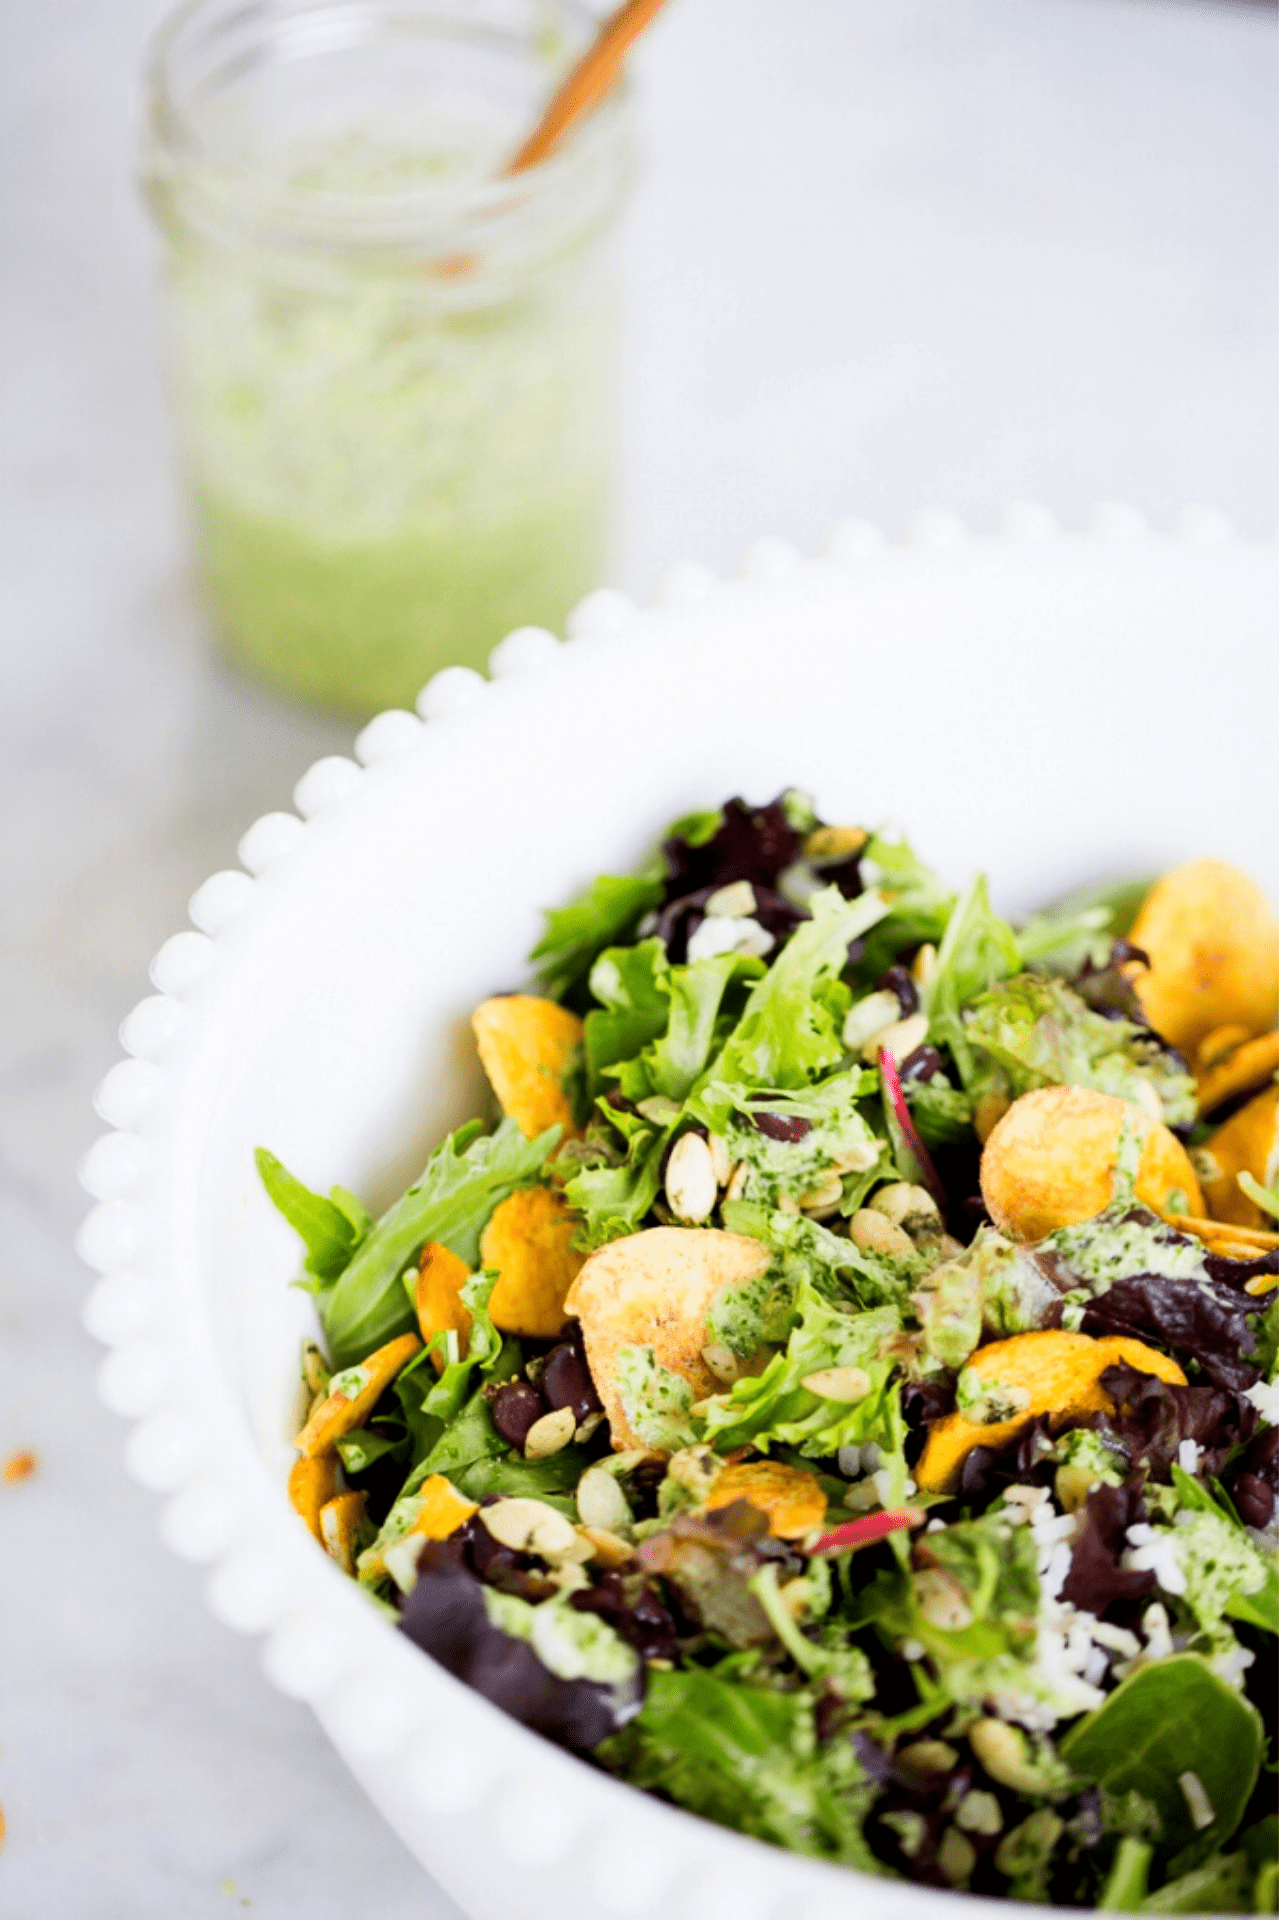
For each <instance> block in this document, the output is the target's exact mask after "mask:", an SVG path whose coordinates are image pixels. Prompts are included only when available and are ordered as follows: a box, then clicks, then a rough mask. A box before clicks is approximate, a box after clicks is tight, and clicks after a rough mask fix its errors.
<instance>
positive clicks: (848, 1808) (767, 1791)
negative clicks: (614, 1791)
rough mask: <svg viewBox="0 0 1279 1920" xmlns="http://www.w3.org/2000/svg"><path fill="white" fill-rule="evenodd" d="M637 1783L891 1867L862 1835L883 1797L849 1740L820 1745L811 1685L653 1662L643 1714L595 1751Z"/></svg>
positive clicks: (729, 1822)
mask: <svg viewBox="0 0 1279 1920" xmlns="http://www.w3.org/2000/svg"><path fill="white" fill-rule="evenodd" d="M595 1757H596V1759H597V1760H599V1761H601V1762H602V1763H603V1765H604V1766H606V1767H608V1768H609V1769H610V1771H612V1772H615V1773H618V1774H620V1775H621V1776H622V1777H623V1778H624V1779H626V1780H629V1781H630V1782H631V1783H632V1784H633V1785H635V1786H639V1787H649V1788H653V1789H655V1790H658V1791H660V1792H661V1794H662V1796H663V1798H666V1799H670V1800H673V1801H674V1802H675V1804H676V1805H677V1806H681V1807H686V1808H687V1809H688V1810H689V1812H691V1813H698V1814H701V1815H702V1816H703V1817H704V1818H705V1819H708V1820H715V1821H718V1822H719V1824H720V1825H721V1826H726V1827H733V1828H735V1829H736V1830H737V1831H738V1832H739V1833H747V1834H752V1835H753V1836H754V1837H755V1838H756V1839H759V1840H770V1841H772V1842H773V1843H774V1844H775V1845H777V1846H782V1847H789V1848H791V1849H792V1851H794V1852H797V1853H807V1854H816V1855H818V1856H819V1857H821V1858H825V1859H830V1860H838V1861H842V1862H843V1863H844V1864H845V1865H846V1866H853V1867H860V1868H861V1869H862V1871H863V1872H866V1873H883V1872H884V1868H883V1867H882V1866H881V1865H880V1864H879V1862H878V1861H877V1860H876V1859H875V1857H874V1855H873V1854H872V1853H871V1851H870V1848H869V1847H868V1846H867V1845H866V1842H865V1840H864V1839H863V1838H862V1821H863V1819H864V1817H865V1814H866V1811H867V1809H868V1808H869V1806H870V1803H871V1801H872V1800H873V1798H874V1795H875V1788H874V1786H873V1785H872V1783H871V1782H869V1781H868V1780H866V1779H865V1777H864V1776H863V1774H862V1772H861V1769H860V1768H859V1766H858V1764H857V1760H856V1757H855V1754H854V1750H853V1746H852V1743H851V1741H849V1740H831V1741H829V1742H828V1743H827V1744H826V1745H821V1744H820V1743H819V1742H818V1741H817V1738H816V1735H815V1731H814V1726H813V1701H812V1696H811V1694H809V1693H808V1692H799V1693H782V1692H778V1691H774V1690H773V1689H771V1688H768V1687H765V1686H753V1685H750V1684H747V1683H743V1682H741V1681H733V1680H730V1679H726V1678H721V1677H720V1676H719V1675H718V1674H716V1673H714V1672H708V1671H706V1670H705V1669H702V1668H697V1667H693V1668H690V1669H688V1670H686V1671H684V1672H675V1673H666V1672H663V1671H661V1670H660V1669H654V1668H650V1669H649V1674H648V1695H647V1698H646V1700H645V1702H644V1707H643V1710H642V1711H641V1713H640V1715H639V1717H638V1719H636V1720H634V1721H632V1723H631V1725H630V1726H629V1727H626V1728H624V1729H623V1731H622V1732H621V1733H620V1734H615V1735H613V1736H612V1738H611V1739H609V1740H607V1741H605V1742H604V1744H603V1745H602V1746H600V1747H597V1748H596V1750H595Z"/></svg>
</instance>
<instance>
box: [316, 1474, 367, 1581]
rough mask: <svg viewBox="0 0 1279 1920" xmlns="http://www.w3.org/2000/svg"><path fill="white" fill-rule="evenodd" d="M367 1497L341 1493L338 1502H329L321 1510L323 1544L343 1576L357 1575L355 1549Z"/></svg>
mask: <svg viewBox="0 0 1279 1920" xmlns="http://www.w3.org/2000/svg"><path fill="white" fill-rule="evenodd" d="M366 1497H367V1496H366V1495H365V1494H362V1493H339V1494H338V1496H337V1498H336V1499H335V1500H329V1501H326V1503H325V1504H324V1506H322V1507H321V1508H320V1542H321V1544H322V1546H323V1548H324V1551H325V1552H326V1553H327V1554H328V1556H329V1558H330V1560H336V1561H337V1563H338V1565H339V1566H340V1567H341V1569H342V1571H343V1573H350V1574H354V1572H355V1550H356V1546H357V1545H358V1542H359V1534H360V1525H361V1522H362V1521H363V1519H364V1502H365V1499H366Z"/></svg>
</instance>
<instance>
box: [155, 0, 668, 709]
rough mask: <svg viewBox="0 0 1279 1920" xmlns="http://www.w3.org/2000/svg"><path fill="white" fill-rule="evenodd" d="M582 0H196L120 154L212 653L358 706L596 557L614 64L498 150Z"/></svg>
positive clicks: (613, 199) (605, 424)
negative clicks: (162, 317) (139, 150)
mask: <svg viewBox="0 0 1279 1920" xmlns="http://www.w3.org/2000/svg"><path fill="white" fill-rule="evenodd" d="M594 30H595V19H594V16H592V14H591V13H590V12H589V11H588V10H587V9H586V8H585V7H584V6H583V5H581V4H580V3H579V0H248V4H246V3H245V0H194V4H192V5H190V6H188V7H187V8H185V9H184V10H183V11H182V12H180V13H178V14H177V15H176V16H175V17H174V18H173V20H172V21H171V22H170V23H169V25H168V27H167V28H166V29H165V30H164V31H163V32H162V34H161V37H160V39H159V41H158V43H157V47H156V52H155V57H154V61H153V64H152V68H151V75H150V111H149V117H148V134H147V141H146V152H145V158H144V182H145V186H146V189H147V192H148V195H149V198H150V201H151V205H152V206H153V208H154V209H155V212H156V214H157V217H158V219H159V222H160V225H161V228H162V230H163V233H164V235H165V239H166V242H167V246H166V263H167V269H168V274H167V278H168V295H169V297H168V303H167V305H168V320H169V334H170V362H171V367H172V375H173V381H174V386H175V399H176V406H177V411H178V417H179V423H180V431H181V438H182V441H183V444H184V448H185V456H186V462H187V466H188V470H189V474H190V480H191V488H192V496H193V503H194V513H195V521H196V531H197V545H198V553H199V562H200V568H201V572H202V575H203V579H204V583H205V587H206V591H207V596H208V601H209V605H210V607H211V610H212V614H213V618H214V621H215V623H216V627H217V629H218V632H219V634H220V636H221V639H222V641H223V644H224V646H225V647H226V649H227V651H228V652H229V654H230V655H231V657H232V658H233V659H235V660H236V661H237V662H239V663H240V664H242V665H243V666H244V667H246V668H248V669H249V670H250V671H252V672H253V673H256V674H258V675H259V676H260V677H262V678H263V679H266V680H269V681H271V682H273V683H275V684H276V685H277V686H279V687H282V688H284V689H286V690H288V691H290V692H293V693H296V694H300V695H302V696H304V697H306V698H310V699H313V700H316V701H319V702H322V703H324V704H326V705H330V706H335V707H339V708H343V709H348V710H352V711H355V712H359V713H369V712H373V711H376V710H377V709H378V708H380V707H383V706H387V705H396V704H406V703H409V702H411V701H412V699H413V696H414V694H415V693H416V692H417V691H418V689H419V688H420V687H421V685H422V684H423V682H424V681H425V680H426V679H427V678H428V677H429V676H430V675H431V674H432V673H433V672H435V671H436V670H437V669H438V668H440V667H443V666H448V665H452V664H455V663H459V662H460V663H463V664H465V665H471V666H482V665H483V663H484V661H485V658H486V656H487V654H488V651H489V649H490V648H491V647H492V646H493V645H494V644H495V642H496V641H498V640H500V639H501V637H502V636H503V634H504V633H507V632H508V631H509V630H510V629H511V628H512V627H515V626H522V625H527V624H531V625H538V626H548V627H558V626H561V625H562V623H563V620H564V617H565V615H566V614H567V613H568V611H569V609H570V608H571V607H572V605H573V604H574V602H575V601H576V600H578V599H579V598H580V597H581V596H582V595H583V594H584V593H586V592H588V591H589V590H590V589H591V588H592V587H594V586H597V585H598V584H599V582H600V579H601V576H602V573H603V568H604V564H605V551H606V541H607V534H608V521H609V516H610V495H611V486H610V482H611V477H612V469H613V466H614V452H615V448H614V399H615V388H616V345H617V341H616V324H615V307H614V293H613V287H612V282H611V276H610V272H609V262H608V250H607V247H606V245H605V242H606V241H607V239H608V237H609V235H610V233H611V230H612V229H613V227H614V225H615V223H616V220H617V217H618V214H619V211H620V209H621V206H622V203H623V200H624V198H625V195H626V189H627V187H628V184H629V180H630V176H631V171H632V165H631V160H632V137H631V116H630V110H629V106H628V103H627V100H626V97H625V94H624V92H621V91H617V90H615V91H614V93H613V94H611V95H610V96H609V98H608V99H607V100H606V101H605V102H604V104H603V105H602V106H601V107H600V108H599V109H598V110H597V112H596V113H595V114H594V115H593V116H592V117H591V118H590V119H589V120H587V121H586V122H585V123H584V124H583V125H582V127H581V128H580V129H579V130H578V131H577V132H576V133H575V134H573V135H571V136H570V138H569V139H568V140H567V141H566V143H565V145H564V146H563V148H562V149H561V150H560V151H559V152H558V153H556V154H554V155H552V157H551V158H550V159H549V160H547V161H544V162H543V163H542V164H541V165H539V166H536V167H532V168H530V169H528V170H527V171H526V172H523V173H520V174H516V175H513V176H510V177H503V176H502V172H501V169H502V165H503V162H504V160H505V159H506V158H507V156H508V155H510V154H511V153H512V152H514V150H515V149H516V148H517V147H518V145H519V143H520V141H521V139H522V138H523V136H524V135H525V134H526V133H527V132H528V131H529V129H530V128H531V127H532V126H533V124H534V123H535V121H536V120H537V117H538V113H539V111H540V109H541V106H542V104H543V102H544V101H545V99H546V98H547V96H548V95H549V93H550V92H551V91H552V89H553V87H554V85H555V84H556V81H557V80H558V78H559V76H560V74H561V73H562V72H563V70H564V69H565V67H566V66H567V65H568V64H570V63H571V61H572V60H573V59H574V58H575V57H576V56H577V54H578V53H579V52H580V51H581V49H582V47H583V46H584V45H585V44H586V43H587V42H588V41H589V40H590V39H591V37H592V35H593V33H594Z"/></svg>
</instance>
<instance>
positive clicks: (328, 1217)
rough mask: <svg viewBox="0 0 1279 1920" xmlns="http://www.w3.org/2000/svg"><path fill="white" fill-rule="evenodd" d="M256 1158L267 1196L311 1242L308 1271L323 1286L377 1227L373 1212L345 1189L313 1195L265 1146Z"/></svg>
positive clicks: (306, 1261) (304, 1239) (259, 1150)
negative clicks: (324, 1194) (371, 1229)
mask: <svg viewBox="0 0 1279 1920" xmlns="http://www.w3.org/2000/svg"><path fill="white" fill-rule="evenodd" d="M253 1158H254V1161H255V1163H256V1165H257V1170H258V1177H259V1179H260V1180H261V1182H262V1185H263V1186H264V1187H265V1188H266V1191H267V1197H268V1198H269V1199H270V1200H271V1201H272V1202H273V1204H274V1205H275V1206H276V1207H278V1208H279V1210H280V1212H281V1213H282V1214H283V1215H284V1217H285V1219H286V1220H287V1221H288V1223H289V1225H290V1226H291V1227H292V1228H293V1231H294V1232H295V1233H296V1234H298V1235H300V1237H301V1239H302V1241H303V1242H304V1244H305V1246H306V1260H305V1262H304V1263H303V1264H304V1266H305V1269H306V1271H307V1273H309V1274H311V1275H313V1276H314V1278H315V1280H316V1281H317V1282H318V1283H319V1284H320V1285H324V1284H326V1283H328V1282H331V1281H333V1280H336V1279H337V1277H338V1275H339V1274H340V1273H341V1272H342V1271H343V1270H344V1269H345V1268H346V1267H347V1266H348V1265H349V1264H350V1261H351V1256H352V1254H354V1252H355V1250H356V1248H357V1247H358V1246H359V1245H360V1242H361V1241H362V1240H363V1239H364V1237H365V1235H366V1234H367V1232H368V1230H369V1228H370V1227H371V1226H372V1224H373V1220H372V1215H371V1214H369V1213H368V1211H367V1210H366V1209H365V1207H364V1206H363V1204H362V1203H361V1202H360V1201H359V1200H357V1199H356V1197H355V1195H354V1194H353V1193H348V1192H347V1190H346V1188H345V1187H333V1188H332V1189H331V1190H330V1194H329V1198H328V1199H327V1200H325V1199H322V1198H321V1196H320V1195H319V1194H318V1193H312V1191H311V1189H310V1188H309V1187H304V1186H303V1185H302V1182H301V1181H300V1180H299V1179H298V1178H297V1177H296V1175H294V1174H291V1173H290V1172H289V1170H288V1168H287V1167H286V1166H285V1165H284V1162H283V1161H282V1160H277V1159H276V1157H275V1155H274V1154H273V1153H268V1152H267V1150H266V1148H265V1147H259V1148H258V1150H257V1152H256V1153H255V1154H254V1156H253ZM311 1291H312V1292H314V1291H316V1289H315V1288H312V1289H311Z"/></svg>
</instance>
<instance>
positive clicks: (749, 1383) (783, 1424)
mask: <svg viewBox="0 0 1279 1920" xmlns="http://www.w3.org/2000/svg"><path fill="white" fill-rule="evenodd" d="M795 1313H796V1314H797V1316H798V1323H797V1325H796V1326H795V1327H794V1329H793V1331H792V1332H791V1335H790V1337H789V1339H788V1341H787V1343H786V1349H785V1351H784V1352H783V1353H778V1354H774V1356H773V1358H772V1359H771V1360H770V1361H769V1363H768V1365H767V1366H766V1367H765V1369H764V1371H763V1372H762V1373H760V1374H756V1375H755V1376H753V1377H747V1378H744V1379H740V1380H737V1381H736V1382H735V1383H734V1385H733V1388H732V1391H731V1392H730V1393H728V1394H723V1395H719V1396H717V1397H716V1398H715V1399H713V1400H712V1401H711V1402H710V1404H709V1406H708V1408H707V1412H706V1438H707V1440H708V1441H709V1442H710V1443H711V1445H712V1446H713V1447H714V1448H715V1450H716V1451H717V1452H718V1453H727V1452H730V1451H731V1450H732V1449H733V1448H734V1447H740V1446H745V1445H747V1444H750V1445H752V1446H756V1447H759V1448H760V1449H761V1450H762V1451H763V1452H765V1453H767V1451H768V1449H769V1447H770V1446H771V1445H773V1444H774V1443H780V1444H781V1445H783V1446H788V1447H796V1448H798V1450H799V1452H800V1453H802V1454H803V1455H804V1456H805V1457H806V1458H808V1459H827V1458H830V1457H831V1456H832V1455H834V1454H836V1453H838V1451H839V1449H840V1448H841V1447H842V1446H846V1445H850V1444H861V1443H863V1442H866V1441H874V1442H875V1443H876V1444H877V1445H878V1446H879V1447H880V1449H881V1450H882V1451H883V1453H885V1454H890V1453H897V1452H899V1451H900V1449H901V1447H902V1444H903V1441H904V1438H905V1427H904V1425H903V1422H902V1416H901V1409H900V1405H899V1402H898V1395H897V1392H896V1388H895V1387H894V1386H893V1385H892V1384H891V1382H892V1376H893V1374H894V1372H895V1371H896V1362H895V1361H894V1360H892V1359H890V1358H886V1357H883V1355H882V1354H881V1349H882V1348H883V1347H884V1346H886V1345H887V1343H888V1342H890V1341H891V1340H892V1338H893V1335H894V1334H895V1333H897V1332H898V1331H899V1330H900V1327H901V1317H900V1315H899V1314H898V1312H897V1310H896V1309H895V1308H894V1307H891V1306H884V1307H876V1308H873V1309H871V1310H870V1311H866V1312H857V1311H850V1310H848V1309H846V1308H841V1307H839V1306H837V1305H835V1304H834V1303H833V1302H831V1301H830V1300H827V1299H826V1298H825V1297H824V1296H823V1295H822V1294H820V1293H819V1292H818V1291H817V1289H816V1287H815V1286H814V1285H813V1284H812V1282H811V1280H809V1279H808V1278H807V1276H804V1277H802V1278H801V1279H800V1280H799V1283H798V1286H797V1288H796V1292H795ZM828 1367H860V1368H861V1369H862V1371H863V1372H864V1373H865V1374H866V1376H867V1383H868V1384H867V1392H866V1395H865V1397H864V1398H863V1399H861V1400H859V1401H857V1402H856V1403H855V1404H854V1405H851V1406H850V1405H848V1404H847V1403H845V1402H841V1401H838V1400H824V1399H823V1398H822V1397H821V1395H820V1394H817V1393H814V1392H812V1391H811V1389H810V1388H808V1387H806V1386H805V1385H804V1384H803V1383H804V1380H805V1378H806V1377H807V1376H808V1375H809V1374H812V1373H818V1372H821V1371H823V1370H824V1369H826V1368H828Z"/></svg>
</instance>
